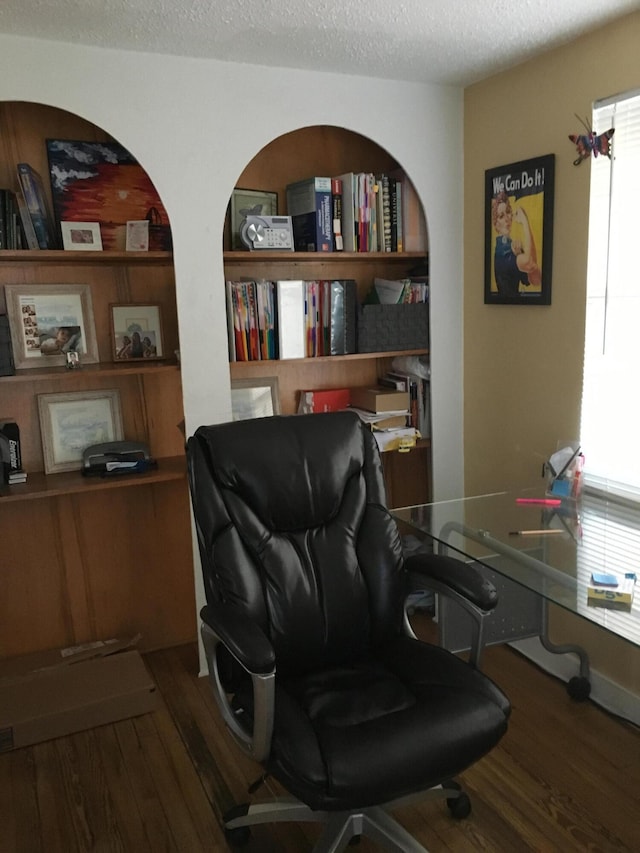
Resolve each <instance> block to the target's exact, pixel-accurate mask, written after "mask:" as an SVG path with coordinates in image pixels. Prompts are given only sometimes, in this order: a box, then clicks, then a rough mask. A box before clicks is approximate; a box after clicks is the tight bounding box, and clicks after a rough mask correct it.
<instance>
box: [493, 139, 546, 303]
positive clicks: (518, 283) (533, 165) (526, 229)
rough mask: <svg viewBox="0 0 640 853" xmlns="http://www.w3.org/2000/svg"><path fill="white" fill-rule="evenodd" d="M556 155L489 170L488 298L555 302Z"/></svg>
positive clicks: (527, 301)
mask: <svg viewBox="0 0 640 853" xmlns="http://www.w3.org/2000/svg"><path fill="white" fill-rule="evenodd" d="M554 173H555V155H553V154H547V155H545V156H543V157H534V158H532V159H530V160H520V161H518V162H517V163H510V164H509V165H507V166H498V167H496V168H494V169H488V170H487V171H486V172H485V262H484V301H485V304H487V305H551V259H552V255H553V193H554Z"/></svg>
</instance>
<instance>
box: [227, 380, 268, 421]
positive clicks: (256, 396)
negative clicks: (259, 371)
mask: <svg viewBox="0 0 640 853" xmlns="http://www.w3.org/2000/svg"><path fill="white" fill-rule="evenodd" d="M279 414H280V397H279V394H278V377H277V376H261V377H256V378H255V379H235V380H233V381H232V382H231V416H232V418H233V420H234V421H246V420H249V419H250V418H267V417H270V416H271V415H279Z"/></svg>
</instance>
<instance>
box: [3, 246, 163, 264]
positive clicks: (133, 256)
mask: <svg viewBox="0 0 640 853" xmlns="http://www.w3.org/2000/svg"><path fill="white" fill-rule="evenodd" d="M171 262H172V254H171V252H100V251H96V252H73V251H65V250H63V249H20V250H15V249H2V250H0V263H5V264H16V263H18V264H33V263H37V264H84V265H85V266H86V265H87V264H126V265H127V266H129V265H131V264H144V265H149V264H167V263H171Z"/></svg>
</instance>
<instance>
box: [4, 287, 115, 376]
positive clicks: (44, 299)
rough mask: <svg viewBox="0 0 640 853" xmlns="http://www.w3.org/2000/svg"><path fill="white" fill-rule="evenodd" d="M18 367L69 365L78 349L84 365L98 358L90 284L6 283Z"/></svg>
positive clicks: (8, 310)
mask: <svg viewBox="0 0 640 853" xmlns="http://www.w3.org/2000/svg"><path fill="white" fill-rule="evenodd" d="M4 291H5V296H6V300H7V312H8V314H9V326H10V328H11V342H12V347H13V358H14V362H15V366H16V368H27V367H40V368H41V367H54V366H63V365H65V364H68V360H67V353H69V352H76V353H78V355H79V356H80V359H81V360H82V362H83V363H85V364H92V363H93V364H95V363H96V362H97V361H99V358H98V344H97V340H96V328H95V324H94V319H93V306H92V302H91V288H90V286H89V285H88V284H57V283H56V284H5V286H4Z"/></svg>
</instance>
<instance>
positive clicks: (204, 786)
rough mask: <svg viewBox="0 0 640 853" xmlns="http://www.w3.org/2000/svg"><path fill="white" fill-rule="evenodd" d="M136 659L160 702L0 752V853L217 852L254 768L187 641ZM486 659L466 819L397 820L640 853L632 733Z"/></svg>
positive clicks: (430, 813)
mask: <svg viewBox="0 0 640 853" xmlns="http://www.w3.org/2000/svg"><path fill="white" fill-rule="evenodd" d="M146 662H147V665H148V667H149V669H150V671H151V672H152V674H153V676H154V678H155V680H156V683H157V684H158V687H159V689H160V691H161V693H162V696H163V698H164V707H163V708H162V709H161V710H159V711H156V712H154V713H152V714H146V715H144V716H141V717H138V718H136V719H132V720H125V721H123V722H120V723H116V724H114V725H109V726H102V727H100V728H96V729H93V730H91V731H87V732H81V733H78V734H76V735H73V736H70V737H65V738H59V739H57V740H54V741H50V742H48V743H43V744H38V745H36V746H33V747H29V748H25V749H21V750H17V751H15V752H12V753H7V754H4V755H0V851H1V853H75V851H78V853H84V851H100V853H111V851H125V853H145V851H153V853H159V851H179V853H199V851H203V853H204V851H208V853H211V851H213V853H215V851H225V850H226V849H227V847H226V844H225V841H224V836H223V834H222V832H221V830H220V826H219V819H220V814H221V813H222V812H224V811H225V810H226V809H228V808H230V807H231V806H232V805H233V804H234V803H235V802H236V801H244V800H246V799H247V794H246V790H247V785H248V783H249V782H251V781H253V780H254V779H255V778H256V776H257V775H258V769H257V767H256V766H255V765H254V764H252V762H250V761H249V760H248V759H246V758H245V757H244V756H242V755H241V754H240V753H239V752H238V750H237V749H236V748H235V746H233V744H231V743H230V741H229V739H228V738H227V737H226V736H225V735H224V732H223V729H222V725H221V722H220V719H219V714H218V711H217V708H216V707H215V704H214V702H213V699H212V696H211V693H210V690H209V686H208V682H207V680H206V679H198V678H197V675H196V673H197V652H196V648H195V646H192V645H190V646H181V647H179V648H174V649H169V650H165V651H160V652H155V653H152V654H149V655H148V656H147V657H146ZM484 668H485V670H486V671H487V672H488V673H489V674H490V675H491V676H492V677H493V678H494V679H495V680H496V681H497V682H498V683H499V684H500V685H501V686H502V687H503V689H504V690H505V691H506V692H507V693H508V695H509V696H510V698H511V701H512V703H513V716H512V719H511V724H510V728H509V732H508V734H507V735H506V736H505V738H504V739H503V741H502V742H501V744H500V746H499V747H498V748H497V749H495V750H494V751H493V753H492V754H491V755H490V756H487V757H486V758H485V759H483V760H482V761H481V762H479V763H478V764H477V765H476V766H475V767H473V768H472V769H470V770H469V771H467V773H465V774H464V777H463V778H462V779H461V781H462V782H463V783H464V785H465V788H466V790H467V791H468V793H469V795H470V796H471V799H472V803H473V812H472V814H471V816H470V817H469V818H468V819H467V820H464V821H461V822H455V821H453V820H451V818H450V817H449V814H448V810H447V809H446V806H444V805H443V804H442V803H441V802H434V803H425V804H424V805H421V806H414V807H411V808H406V809H404V810H403V811H401V812H398V814H397V816H398V818H399V819H400V820H401V822H402V823H403V824H404V825H405V826H406V827H407V829H408V830H409V831H410V832H412V833H413V834H414V835H415V836H416V837H417V838H418V839H419V840H420V842H421V843H422V844H423V845H424V846H425V847H427V848H428V849H429V850H430V851H432V853H440V851H455V853H467V852H468V853H471V851H473V853H476V851H491V853H496V851H500V852H501V851H505V853H514V851H517V853H520V851H544V853H546V851H562V853H565V851H612V853H613V851H616V853H621V851H638V850H640V732H639V731H638V730H637V729H636V728H634V727H632V726H630V725H628V724H625V723H622V722H620V721H618V720H616V719H614V718H612V717H610V716H609V715H607V714H606V713H605V712H603V711H602V710H600V709H598V708H597V707H596V706H595V705H593V704H592V703H589V702H587V703H585V704H576V703H574V702H572V701H571V700H570V699H569V698H568V696H567V694H566V691H565V689H564V686H563V685H562V684H560V683H559V682H557V681H556V680H555V679H553V678H551V677H550V676H548V675H546V674H545V673H543V672H541V671H539V670H538V669H537V668H535V667H534V666H533V665H531V664H530V663H529V662H527V661H526V660H524V659H523V658H521V657H520V656H519V655H517V654H516V653H515V652H513V651H511V650H509V649H506V648H492V649H489V650H488V652H487V654H486V661H485V666H484ZM266 787H267V790H266V791H265V792H264V793H265V794H268V793H269V789H270V790H271V791H272V792H273V791H275V788H276V786H275V785H274V784H273V783H271V782H269V783H267V786H266ZM317 835H318V828H317V827H315V826H313V825H312V824H307V825H295V824H278V825H272V826H269V827H260V828H256V829H255V830H254V832H253V837H252V840H251V842H250V844H249V846H248V847H247V848H244V849H246V850H248V851H251V853H304V851H307V850H310V849H311V848H312V846H313V841H314V839H315V838H316V837H317ZM356 849H358V850H360V851H361V853H373V851H375V850H378V849H379V848H377V847H376V846H375V845H373V844H372V843H370V842H368V841H366V840H363V841H362V843H361V844H360V846H359V847H358V848H356Z"/></svg>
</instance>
